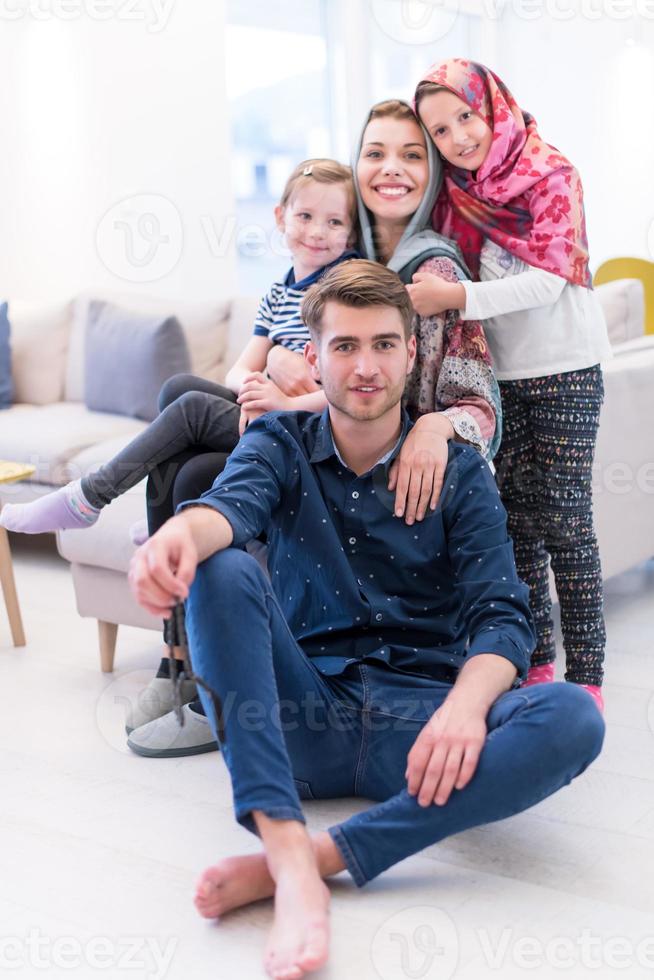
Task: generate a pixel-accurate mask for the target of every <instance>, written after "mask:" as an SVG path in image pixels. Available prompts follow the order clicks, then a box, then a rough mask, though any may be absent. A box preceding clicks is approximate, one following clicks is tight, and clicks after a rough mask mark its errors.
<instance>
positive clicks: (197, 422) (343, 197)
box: [0, 159, 357, 534]
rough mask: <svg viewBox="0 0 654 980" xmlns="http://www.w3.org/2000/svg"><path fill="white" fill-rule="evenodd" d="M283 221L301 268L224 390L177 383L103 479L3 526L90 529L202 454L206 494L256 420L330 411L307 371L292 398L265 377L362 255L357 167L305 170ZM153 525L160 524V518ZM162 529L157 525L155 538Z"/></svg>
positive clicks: (43, 501) (8, 511)
mask: <svg viewBox="0 0 654 980" xmlns="http://www.w3.org/2000/svg"><path fill="white" fill-rule="evenodd" d="M275 218H276V221H277V226H278V228H279V230H280V231H281V232H282V233H283V234H284V236H285V238H286V243H287V245H288V248H289V250H290V252H291V255H292V257H293V265H292V267H291V268H290V269H289V271H288V273H287V274H286V276H285V277H284V279H283V280H282V281H281V282H278V283H275V284H274V285H273V287H272V289H271V290H270V292H269V293H268V294H267V295H266V296H264V298H263V299H262V301H261V304H260V306H259V310H258V313H257V317H256V320H255V326H254V335H253V336H252V337H251V338H250V341H249V342H248V344H247V345H246V347H245V350H244V351H243V352H242V354H241V355H240V357H239V358H238V360H237V361H236V363H235V364H234V366H233V367H232V368H231V369H230V371H228V373H227V377H226V379H225V380H226V387H225V386H223V385H219V384H215V383H214V382H211V381H207V380H205V379H204V378H196V377H193V376H191V375H181V376H179V375H178V376H175V377H174V378H171V379H170V380H169V381H168V382H166V384H165V385H164V389H163V390H162V394H161V397H160V407H161V412H160V414H159V415H158V416H157V418H156V419H155V420H154V421H153V422H152V423H151V424H150V425H149V426H148V428H147V429H145V431H144V432H142V433H140V434H139V435H138V436H136V438H135V439H133V440H132V441H131V442H130V443H129V445H128V446H126V447H125V449H123V450H122V451H121V452H120V453H118V455H117V456H115V457H114V458H113V459H111V460H110V461H109V462H108V463H105V464H104V465H103V466H101V467H100V468H99V469H98V470H96V471H95V472H93V473H90V474H89V475H88V476H84V477H82V479H81V480H75V481H74V482H73V483H69V484H67V485H66V486H64V487H61V488H60V489H58V490H55V491H54V492H53V493H50V494H48V495H47V496H44V497H41V498H40V499H39V500H36V501H34V502H32V503H29V504H7V505H6V506H5V507H4V508H3V509H2V514H1V515H0V523H1V524H2V525H3V526H4V527H6V528H7V529H8V530H10V531H22V532H24V533H27V534H38V533H42V532H44V531H58V530H64V529H65V528H87V527H90V526H91V525H92V524H95V522H96V521H97V519H98V517H99V516H100V511H101V509H102V508H103V507H105V506H106V505H107V504H109V503H111V501H112V500H114V499H115V498H116V497H118V496H120V495H121V494H123V493H125V491H127V490H129V489H130V487H133V486H135V485H136V484H137V483H139V482H140V481H141V480H142V479H143V477H145V476H146V475H147V474H149V473H151V472H152V471H153V470H154V469H156V468H157V467H159V466H160V465H161V464H162V463H163V462H164V461H166V460H169V459H171V458H175V457H178V456H180V454H182V453H184V452H186V451H188V450H190V449H193V448H195V449H197V455H198V456H202V455H206V456H207V463H208V467H207V471H206V481H207V482H206V487H205V489H207V490H208V489H209V487H210V486H211V484H212V483H213V480H214V478H215V477H216V476H217V469H216V456H215V454H216V453H223V454H227V453H229V452H231V450H232V449H233V448H234V446H235V445H236V443H237V442H238V440H239V435H240V434H241V433H242V432H243V430H244V428H245V425H246V424H247V422H248V421H249V420H251V419H253V418H256V417H257V416H258V415H261V414H262V413H263V412H268V411H272V410H273V409H277V410H282V409H283V410H285V411H289V410H290V411H299V410H304V411H321V410H322V409H323V408H324V407H325V405H326V404H327V403H326V400H325V396H324V394H323V392H322V390H321V389H320V387H319V386H318V385H316V384H315V383H314V382H312V381H311V379H310V377H309V375H308V372H304V374H305V378H306V380H305V382H304V383H303V384H302V385H299V386H298V385H296V386H295V388H294V390H293V391H284V390H282V388H280V387H278V386H277V385H275V384H274V383H273V382H272V381H271V380H270V379H269V378H267V377H266V375H265V374H264V372H265V370H266V358H267V356H268V353H269V351H270V350H271V348H272V347H273V345H275V344H280V345H282V346H284V347H287V348H288V349H290V350H291V351H294V352H296V353H299V354H300V355H301V354H302V352H303V350H304V345H305V344H306V342H307V341H308V340H309V332H308V330H307V329H306V327H305V326H304V323H303V322H302V320H301V317H300V303H301V302H302V299H303V297H304V295H305V293H306V291H307V289H308V288H309V287H310V286H311V285H312V284H313V283H314V282H316V280H317V279H319V278H320V277H321V276H322V275H324V273H325V272H326V271H327V270H328V269H331V268H332V266H334V265H337V264H338V263H339V262H344V261H346V260H347V259H349V258H354V257H356V255H357V253H356V252H355V251H353V250H352V249H351V248H350V246H351V244H352V243H353V242H354V239H355V238H356V197H355V192H354V183H353V179H352V171H351V169H350V167H347V166H344V165H343V164H341V163H338V162H337V161H336V160H321V159H317V160H305V161H304V162H303V163H300V164H299V165H298V166H297V167H296V168H295V170H294V171H293V173H292V174H291V176H290V177H289V179H288V181H287V183H286V186H285V188H284V192H283V194H282V197H281V200H280V202H279V204H278V205H277V207H276V208H275ZM298 360H300V359H299V358H298ZM208 451H210V452H208ZM225 459H226V456H225ZM200 462H201V460H200ZM223 462H224V460H223ZM211 467H212V468H213V469H211ZM171 516H172V512H171V513H163V514H161V515H160V514H159V513H158V512H157V516H156V519H155V523H156V524H157V526H158V525H159V523H163V520H165V519H166V518H167V517H171ZM150 518H151V519H150V521H149V523H150V525H152V523H153V521H152V514H150ZM157 526H150V527H149V531H150V533H154V531H155V530H157Z"/></svg>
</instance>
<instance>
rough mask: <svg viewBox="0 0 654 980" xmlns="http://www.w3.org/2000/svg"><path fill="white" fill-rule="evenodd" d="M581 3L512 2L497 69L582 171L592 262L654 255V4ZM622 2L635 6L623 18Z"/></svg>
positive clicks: (502, 27) (500, 31)
mask: <svg viewBox="0 0 654 980" xmlns="http://www.w3.org/2000/svg"><path fill="white" fill-rule="evenodd" d="M548 6H549V10H550V12H549V13H548V12H547V11H548ZM575 7H576V9H575V10H574V11H573V16H572V17H570V18H569V19H568V20H561V19H559V18H558V16H554V15H553V11H554V12H556V11H557V10H559V11H563V12H564V14H565V12H566V11H567V10H569V9H572V8H571V4H570V0H558V2H557V4H556V5H554V4H553V3H547V4H546V3H545V2H544V3H543V4H542V8H543V10H542V14H541V15H540V16H538V17H536V18H535V19H533V20H526V19H524V17H523V16H520V11H521V9H532V10H533V9H535V10H538V6H537V4H536V6H534V4H533V3H532V4H531V5H529V3H528V2H527V0H524V4H523V5H522V7H521V3H520V0H514V2H509V3H507V4H506V6H505V9H504V12H503V14H502V16H501V18H500V19H499V20H498V21H497V25H498V26H497V69H496V70H497V72H498V74H499V75H500V77H501V78H502V79H503V80H504V81H505V82H506V84H507V85H508V86H509V88H510V89H511V91H512V92H513V94H514V95H515V97H516V99H517V100H518V103H519V105H520V106H522V107H523V108H525V109H528V110H529V111H530V112H531V113H532V114H533V115H534V116H535V117H536V119H537V121H538V125H539V130H540V133H541V135H542V136H543V138H544V139H546V140H547V142H549V143H552V144H553V145H554V146H556V147H557V148H558V149H560V150H561V151H562V152H563V153H565V154H566V155H567V156H568V157H569V158H570V160H572V162H573V163H574V164H575V166H576V167H577V168H578V170H579V171H580V173H581V177H582V181H583V184H584V191H585V203H586V216H587V223H588V238H589V244H590V255H591V267H592V269H593V270H594V269H596V268H597V266H598V265H599V264H600V263H601V262H602V261H604V260H605V259H608V258H612V257H614V256H619V255H635V256H640V257H642V258H648V259H650V260H654V224H653V222H654V110H653V108H652V100H653V98H654V4H650V5H649V7H648V5H646V4H645V3H642V4H641V3H637V0H633V3H632V0H624V2H623V0H620V5H618V4H617V3H616V4H615V5H613V4H612V3H611V0H584V4H583V6H582V4H581V3H576V4H575ZM639 8H640V10H641V11H645V12H647V11H648V10H649V11H650V13H649V16H646V17H644V16H639V15H638V9H639ZM584 10H585V11H586V14H584ZM616 10H617V11H618V12H620V11H623V12H629V11H631V12H632V13H634V12H635V14H636V15H635V16H629V17H628V18H626V19H616V18H615V16H613V13H614V12H615V11H616ZM589 11H590V13H591V14H592V15H593V16H596V15H597V13H599V14H600V16H599V17H597V19H590V18H589V17H588V12H589ZM566 16H567V14H566ZM621 16H622V15H621Z"/></svg>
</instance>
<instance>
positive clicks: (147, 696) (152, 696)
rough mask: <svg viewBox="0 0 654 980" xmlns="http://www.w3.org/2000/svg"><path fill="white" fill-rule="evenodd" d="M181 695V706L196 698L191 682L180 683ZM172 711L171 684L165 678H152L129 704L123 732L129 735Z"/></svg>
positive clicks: (193, 685)
mask: <svg viewBox="0 0 654 980" xmlns="http://www.w3.org/2000/svg"><path fill="white" fill-rule="evenodd" d="M181 695H182V704H188V703H189V701H194V700H195V698H197V696H198V694H197V690H196V687H195V684H194V683H193V681H182V688H181ZM172 710H173V685H172V682H171V681H170V680H168V678H167V677H153V678H152V680H151V681H150V683H149V684H148V685H147V687H144V688H143V690H142V691H139V693H138V694H137V696H136V698H135V700H134V701H133V702H131V703H130V704H129V706H128V708H127V711H126V715H125V731H126V732H127V734H128V735H131V733H132V732H133V731H134V730H135V729H136V728H141V726H142V725H147V724H148V722H149V721H154V720H155V718H161V716H162V715H167V714H168V712H169V711H172Z"/></svg>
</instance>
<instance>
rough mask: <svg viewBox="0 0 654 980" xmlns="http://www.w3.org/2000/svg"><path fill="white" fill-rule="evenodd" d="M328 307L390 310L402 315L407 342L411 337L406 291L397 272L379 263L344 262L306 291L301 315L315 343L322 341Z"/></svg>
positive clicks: (409, 308) (408, 302) (408, 300)
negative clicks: (381, 308)
mask: <svg viewBox="0 0 654 980" xmlns="http://www.w3.org/2000/svg"><path fill="white" fill-rule="evenodd" d="M327 303H340V304H341V305H342V306H349V307H352V308H354V309H363V308H365V307H369V306H387V307H391V308H392V309H395V310H397V311H398V313H399V314H400V317H401V319H402V326H403V328H404V337H405V339H406V340H408V339H409V337H410V336H411V324H412V321H413V307H412V305H411V300H410V299H409V294H408V293H407V291H406V287H405V286H404V283H403V282H402V280H401V279H400V277H399V276H398V274H397V273H396V272H393V271H392V270H391V269H387V268H386V267H385V266H383V265H380V264H379V263H378V262H369V261H368V259H350V260H349V261H347V262H341V263H340V264H339V265H336V266H334V268H333V269H330V270H329V272H328V273H326V275H324V276H323V277H322V279H319V280H318V282H316V283H314V285H313V286H311V288H310V289H308V290H307V294H306V296H305V297H304V299H303V300H302V307H301V311H300V312H301V315H302V319H303V321H304V323H305V324H306V326H307V327H308V329H309V332H310V334H311V339H312V340H313V341H314V343H315V342H319V341H320V333H321V328H322V316H323V313H324V311H325V306H326V305H327Z"/></svg>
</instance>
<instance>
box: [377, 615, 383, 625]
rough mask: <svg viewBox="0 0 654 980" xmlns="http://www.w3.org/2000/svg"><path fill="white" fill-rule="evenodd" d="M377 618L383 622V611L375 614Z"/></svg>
mask: <svg viewBox="0 0 654 980" xmlns="http://www.w3.org/2000/svg"><path fill="white" fill-rule="evenodd" d="M375 619H376V620H377V622H378V623H381V621H382V619H383V616H382V614H381V613H377V615H376V616H375Z"/></svg>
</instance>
